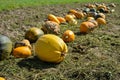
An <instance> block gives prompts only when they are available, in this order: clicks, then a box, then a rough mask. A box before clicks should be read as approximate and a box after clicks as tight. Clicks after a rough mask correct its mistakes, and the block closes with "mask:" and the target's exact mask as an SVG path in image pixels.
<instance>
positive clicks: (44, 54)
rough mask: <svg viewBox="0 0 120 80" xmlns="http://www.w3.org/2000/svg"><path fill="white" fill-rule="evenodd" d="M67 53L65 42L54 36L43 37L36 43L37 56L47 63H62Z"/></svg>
mask: <svg viewBox="0 0 120 80" xmlns="http://www.w3.org/2000/svg"><path fill="white" fill-rule="evenodd" d="M67 52H68V49H67V45H66V44H65V42H64V41H63V40H62V39H61V38H60V37H58V36H56V35H54V34H46V35H43V36H41V37H40V38H39V39H38V40H37V42H36V43H35V53H36V56H37V57H38V58H39V59H40V60H42V61H45V62H52V63H60V62H62V61H63V60H64V58H65V55H66V53H67Z"/></svg>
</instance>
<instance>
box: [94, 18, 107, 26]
mask: <svg viewBox="0 0 120 80" xmlns="http://www.w3.org/2000/svg"><path fill="white" fill-rule="evenodd" d="M96 21H97V22H98V25H105V24H106V20H105V19H104V18H97V20H96Z"/></svg>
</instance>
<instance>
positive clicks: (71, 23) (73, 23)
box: [68, 19, 78, 26]
mask: <svg viewBox="0 0 120 80" xmlns="http://www.w3.org/2000/svg"><path fill="white" fill-rule="evenodd" d="M68 23H69V24H70V25H72V26H74V25H77V23H78V22H77V20H75V19H71V20H70V21H68Z"/></svg>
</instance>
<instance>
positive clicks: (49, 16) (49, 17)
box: [48, 14, 60, 24]
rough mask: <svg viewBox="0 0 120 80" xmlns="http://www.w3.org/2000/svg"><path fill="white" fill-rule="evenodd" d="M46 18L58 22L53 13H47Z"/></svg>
mask: <svg viewBox="0 0 120 80" xmlns="http://www.w3.org/2000/svg"><path fill="white" fill-rule="evenodd" d="M48 19H49V20H50V21H54V22H56V23H58V24H60V21H59V20H58V19H57V17H56V16H55V15H53V14H49V15H48Z"/></svg>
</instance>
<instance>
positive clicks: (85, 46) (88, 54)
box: [0, 3, 120, 80]
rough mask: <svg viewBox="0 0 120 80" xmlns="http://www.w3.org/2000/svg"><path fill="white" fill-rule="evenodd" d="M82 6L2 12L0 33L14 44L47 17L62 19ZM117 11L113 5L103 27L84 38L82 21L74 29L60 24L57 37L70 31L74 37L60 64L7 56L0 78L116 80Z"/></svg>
mask: <svg viewBox="0 0 120 80" xmlns="http://www.w3.org/2000/svg"><path fill="white" fill-rule="evenodd" d="M106 4H109V3H106ZM83 7H84V4H80V3H73V4H66V5H62V4H61V5H46V6H37V7H27V8H20V9H15V10H10V11H2V12H0V34H4V35H6V36H8V37H9V38H10V39H11V40H12V41H13V44H14V43H15V42H16V41H20V40H22V39H24V35H25V32H26V31H27V30H28V29H29V28H30V27H39V28H40V27H41V25H42V23H43V22H44V21H45V20H46V18H47V15H48V14H50V13H52V14H54V15H56V16H62V17H64V16H65V15H66V14H67V12H68V11H69V10H70V9H78V10H80V9H82V8H83ZM119 8H120V4H119V3H116V7H115V8H114V9H115V12H113V13H108V14H105V15H106V20H107V25H105V26H100V27H99V28H97V29H95V30H94V31H93V32H92V33H89V34H86V35H81V34H78V33H79V25H80V23H81V22H82V21H84V20H79V21H78V25H76V26H69V25H66V24H63V25H61V34H62V33H63V32H64V31H65V30H67V29H71V30H73V32H74V33H75V35H76V39H75V41H74V42H71V43H67V45H68V48H69V52H68V53H69V55H68V56H67V57H66V59H65V61H64V62H63V63H60V64H59V65H57V66H56V65H55V66H54V65H53V64H46V63H43V62H40V63H39V62H38V60H36V59H32V58H29V59H25V60H23V59H15V58H13V57H11V58H10V59H9V60H8V61H2V62H0V76H1V75H2V76H4V77H6V78H8V80H13V79H14V80H57V79H59V80H120V79H119V76H120V20H119V19H120V9H119ZM61 34H60V35H59V36H60V37H61ZM27 62H28V63H27ZM36 64H41V65H36ZM43 65H44V66H43ZM7 66H10V67H8V68H6V67H7ZM12 66H13V68H14V69H16V70H14V69H13V68H12ZM3 69H4V70H3ZM38 69H40V70H38ZM22 70H25V71H22ZM50 72H51V73H50ZM26 73H27V74H28V75H27V74H26ZM51 75H52V76H51ZM10 76H13V77H11V78H10ZM50 77H51V78H50Z"/></svg>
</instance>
